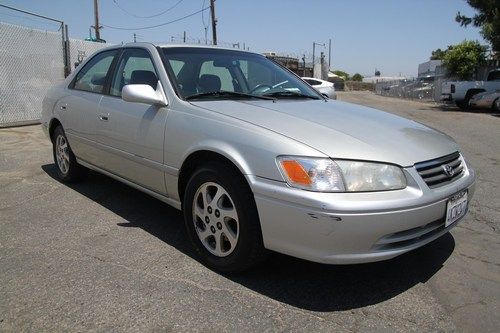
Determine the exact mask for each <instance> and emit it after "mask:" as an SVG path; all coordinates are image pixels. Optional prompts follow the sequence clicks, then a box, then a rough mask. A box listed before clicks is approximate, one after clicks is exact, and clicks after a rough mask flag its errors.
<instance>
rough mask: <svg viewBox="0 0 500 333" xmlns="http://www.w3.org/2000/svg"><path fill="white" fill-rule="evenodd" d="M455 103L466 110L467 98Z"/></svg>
mask: <svg viewBox="0 0 500 333" xmlns="http://www.w3.org/2000/svg"><path fill="white" fill-rule="evenodd" d="M455 104H456V105H457V106H458V107H459V108H460V109H462V110H467V109H468V108H469V100H463V101H460V102H455Z"/></svg>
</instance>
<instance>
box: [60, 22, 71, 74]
mask: <svg viewBox="0 0 500 333" xmlns="http://www.w3.org/2000/svg"><path fill="white" fill-rule="evenodd" d="M61 31H62V46H63V64H64V77H67V76H68V75H69V74H70V73H71V64H70V54H69V52H70V51H69V37H68V25H67V24H64V22H63V23H61Z"/></svg>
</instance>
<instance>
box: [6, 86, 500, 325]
mask: <svg viewBox="0 0 500 333" xmlns="http://www.w3.org/2000/svg"><path fill="white" fill-rule="evenodd" d="M339 99H340V100H343V101H348V102H353V103H357V104H363V105H368V106H372V107H376V108H378V109H381V110H385V111H388V112H392V113H396V114H399V115H401V116H403V117H406V118H410V119H413V120H416V121H419V122H422V123H424V124H426V125H429V126H431V127H434V128H436V129H439V130H441V131H444V132H446V133H447V134H449V135H451V136H452V137H454V138H455V139H456V140H457V141H458V143H459V144H460V145H461V146H462V148H463V153H464V155H465V157H466V158H467V159H469V160H470V162H471V163H472V165H473V166H474V167H475V168H476V171H477V174H478V180H477V189H476V194H475V197H474V198H473V200H472V201H471V203H470V211H469V214H468V215H467V216H466V217H465V218H464V219H463V220H462V221H461V222H460V223H459V225H458V226H457V227H456V228H454V229H453V230H452V232H451V233H448V234H446V235H445V236H443V237H441V238H440V239H438V240H436V241H434V242H433V243H431V244H429V245H427V246H425V247H423V248H420V249H418V250H416V251H413V252H411V253H408V254H405V255H403V256H400V257H398V258H395V259H393V260H390V261H386V262H380V263H373V264H364V265H351V266H330V265H320V264H315V263H310V262H306V261H303V260H299V259H294V258H291V257H288V256H285V255H280V254H276V253H273V254H271V255H270V257H269V259H268V260H267V261H266V262H265V263H264V264H263V265H261V266H259V267H258V268H256V269H254V270H252V271H249V272H246V273H244V274H240V275H222V274H219V273H216V272H214V271H211V270H210V269H207V268H206V267H204V266H203V265H201V264H200V263H199V262H198V261H197V260H196V258H195V256H194V253H193V251H192V250H191V248H190V246H189V243H188V240H187V236H186V234H185V233H184V230H183V227H182V216H181V213H180V212H179V211H177V210H175V209H173V208H170V207H169V206H167V205H166V204H164V203H162V202H160V201H158V200H156V199H154V198H152V197H149V196H147V195H146V194H143V193H141V192H139V191H136V190H134V189H131V188H129V187H127V186H126V185H123V184H121V183H119V182H117V181H114V180H112V179H110V178H108V177H105V176H103V175H99V174H97V173H91V174H90V175H89V177H88V178H87V179H86V181H85V182H83V183H79V184H72V185H66V184H62V183H60V182H59V181H58V180H57V179H56V176H55V169H54V168H55V167H54V164H53V161H52V153H51V146H50V142H49V141H48V139H47V138H45V136H44V135H43V133H42V131H41V128H40V126H26V127H17V128H10V129H0V331H36V332H39V331H51V332H53V331H88V330H92V331H154V332H163V331H255V332H257V331H258V332H261V331H262V332H265V331H272V332H274V331H313V332H331V331H336V332H337V331H340V332H341V331H367V330H369V331H372V330H377V331H408V330H414V331H438V330H439V331H464V332H473V331H474V332H498V331H500V316H499V315H498V314H499V313H500V311H499V306H500V238H499V223H500V200H499V199H498V198H499V196H500V190H499V185H500V172H499V163H500V148H499V143H500V118H499V117H497V116H495V115H493V114H491V113H488V112H475V111H473V112H461V111H459V110H457V109H454V108H442V107H439V106H438V105H435V104H432V103H422V102H416V101H407V100H401V99H396V98H388V97H380V96H376V95H374V94H372V93H369V92H350V93H339Z"/></svg>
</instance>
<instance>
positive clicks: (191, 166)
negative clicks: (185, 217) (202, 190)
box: [177, 146, 251, 202]
mask: <svg viewBox="0 0 500 333" xmlns="http://www.w3.org/2000/svg"><path fill="white" fill-rule="evenodd" d="M210 162H219V163H223V164H225V165H227V166H229V167H230V168H233V169H234V170H235V171H237V172H238V173H239V174H240V175H241V176H242V178H244V180H245V182H246V183H247V184H248V181H247V180H246V179H245V175H247V174H251V171H250V168H249V166H248V164H247V163H246V161H245V160H244V158H243V157H242V156H241V155H240V154H239V153H238V152H237V151H235V150H234V149H231V148H230V147H225V149H221V148H215V147H213V146H212V147H199V148H198V149H196V150H193V151H190V152H189V153H188V154H186V157H185V158H184V159H183V162H182V165H181V168H180V169H179V172H178V178H177V192H178V194H179V199H180V201H181V202H182V201H183V200H184V193H185V190H186V185H187V182H188V181H189V178H190V177H191V175H192V174H193V172H194V171H195V170H196V169H198V168H199V167H201V166H203V165H204V164H207V163H210ZM248 186H250V184H248Z"/></svg>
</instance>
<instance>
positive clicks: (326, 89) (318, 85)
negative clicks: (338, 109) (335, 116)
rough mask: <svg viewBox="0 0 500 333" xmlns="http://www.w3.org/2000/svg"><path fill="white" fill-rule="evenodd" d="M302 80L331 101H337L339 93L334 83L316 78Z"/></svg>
mask: <svg viewBox="0 0 500 333" xmlns="http://www.w3.org/2000/svg"><path fill="white" fill-rule="evenodd" d="M302 80H304V81H306V82H307V83H309V84H310V85H311V86H312V87H313V88H314V89H316V90H317V91H318V92H319V93H320V94H321V95H323V96H326V97H328V98H330V99H337V93H336V92H335V87H334V86H333V83H332V82H329V81H325V80H321V79H316V78H314V77H303V78H302Z"/></svg>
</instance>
